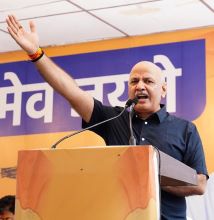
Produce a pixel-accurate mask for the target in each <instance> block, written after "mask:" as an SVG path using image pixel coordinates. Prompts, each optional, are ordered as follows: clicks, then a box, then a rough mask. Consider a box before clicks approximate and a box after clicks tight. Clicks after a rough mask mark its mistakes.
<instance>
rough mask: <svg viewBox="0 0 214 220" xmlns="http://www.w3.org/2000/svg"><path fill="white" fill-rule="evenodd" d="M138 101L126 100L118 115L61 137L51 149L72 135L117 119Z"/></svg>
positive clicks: (135, 99)
mask: <svg viewBox="0 0 214 220" xmlns="http://www.w3.org/2000/svg"><path fill="white" fill-rule="evenodd" d="M137 102H138V99H137V98H134V99H129V100H128V101H127V102H126V105H125V107H124V108H123V110H122V111H121V112H120V114H118V115H116V116H114V117H112V118H109V119H106V120H104V121H101V122H99V123H96V124H94V125H91V126H89V127H87V128H84V129H81V130H79V131H77V132H74V133H72V134H69V135H67V136H65V137H62V138H61V139H59V140H58V141H57V142H56V143H55V144H53V145H52V146H51V149H55V148H56V146H57V145H58V144H59V143H61V142H62V141H64V140H65V139H67V138H70V137H72V136H74V135H76V134H79V133H82V132H83V131H86V130H89V129H91V128H94V127H96V126H99V125H101V124H104V123H106V122H108V121H111V120H113V119H116V118H118V117H120V116H121V115H122V114H123V113H124V112H125V110H126V109H127V108H128V107H130V106H131V105H132V104H133V103H135V104H136V103H137Z"/></svg>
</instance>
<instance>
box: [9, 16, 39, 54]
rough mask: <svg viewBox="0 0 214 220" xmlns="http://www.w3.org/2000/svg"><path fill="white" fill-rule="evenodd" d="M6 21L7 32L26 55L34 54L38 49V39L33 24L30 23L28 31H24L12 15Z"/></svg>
mask: <svg viewBox="0 0 214 220" xmlns="http://www.w3.org/2000/svg"><path fill="white" fill-rule="evenodd" d="M6 21H7V25H8V27H7V29H8V32H9V33H10V35H11V36H12V37H13V39H14V40H15V41H16V42H17V43H18V44H19V46H20V47H21V48H22V49H23V50H25V51H26V52H27V53H28V54H33V53H35V52H36V51H37V49H38V47H39V37H38V34H37V32H36V27H35V24H34V23H33V22H32V21H30V22H29V25H30V31H25V29H24V28H23V27H22V26H21V24H20V23H19V21H18V20H17V19H16V18H15V16H14V15H9V16H8V18H7V19H6Z"/></svg>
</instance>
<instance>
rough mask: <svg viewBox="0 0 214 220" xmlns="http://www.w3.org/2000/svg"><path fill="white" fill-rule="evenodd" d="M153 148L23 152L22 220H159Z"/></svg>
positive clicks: (20, 165)
mask: <svg viewBox="0 0 214 220" xmlns="http://www.w3.org/2000/svg"><path fill="white" fill-rule="evenodd" d="M157 167H158V166H157V158H156V153H155V151H154V150H153V147H152V146H146V147H145V146H137V147H133V146H108V147H86V148H72V149H54V150H31V151H20V152H19V156H18V169H17V196H16V197H17V198H16V219H18V220H54V219H72V220H110V219H111V220H144V219H147V220H150V219H151V220H156V219H158V216H159V183H158V170H157Z"/></svg>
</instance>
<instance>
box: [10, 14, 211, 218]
mask: <svg viewBox="0 0 214 220" xmlns="http://www.w3.org/2000/svg"><path fill="white" fill-rule="evenodd" d="M7 24H8V31H9V33H10V35H11V36H12V37H13V39H14V40H15V41H16V42H17V43H18V44H19V45H20V47H21V48H22V49H23V50H24V51H26V53H27V54H28V56H29V58H30V59H31V60H32V62H34V64H35V65H36V67H37V69H38V70H39V72H40V74H41V75H42V76H43V77H44V79H45V80H46V81H47V82H48V83H49V84H50V85H51V86H52V87H53V88H54V89H55V90H56V91H57V92H59V93H60V94H61V95H62V96H64V97H65V98H66V99H67V100H68V102H69V103H70V104H71V105H72V107H73V108H74V109H75V110H76V111H77V112H78V113H79V114H80V116H81V117H82V119H83V127H87V126H90V125H92V124H95V123H98V122H101V121H103V120H106V119H108V118H111V117H113V116H116V115H118V114H119V113H120V112H121V111H122V109H123V108H121V107H109V106H104V105H103V104H102V103H101V102H99V101H98V100H96V99H94V98H93V97H91V95H90V94H88V93H87V92H85V91H83V90H81V89H80V88H79V87H78V86H77V84H76V83H75V81H74V80H73V79H72V78H71V77H70V76H69V75H68V74H67V73H66V72H65V71H64V70H62V69H61V68H60V67H58V66H57V65H56V64H55V63H54V62H52V61H51V59H50V58H48V57H47V56H46V55H45V54H44V52H43V50H42V49H41V48H40V47H39V38H38V35H37V32H36V27H35V25H34V23H33V22H30V32H27V31H25V29H24V28H23V27H22V26H21V24H20V23H19V21H18V20H17V19H16V18H15V17H14V16H8V18H7ZM128 90H129V91H128V95H129V98H130V99H134V98H135V97H137V98H138V103H137V104H136V105H135V106H134V113H133V118H132V124H133V131H134V137H135V138H136V144H137V145H145V144H151V145H153V146H156V147H157V148H158V149H160V150H161V151H163V152H165V153H167V154H168V155H170V156H172V157H174V158H176V159H178V160H179V161H181V162H183V163H185V164H187V165H188V166H190V167H192V168H193V169H195V170H196V171H197V177H198V185H197V186H177V187H173V186H166V187H162V189H161V219H163V220H164V219H168V220H170V219H186V201H185V196H190V195H201V194H203V193H204V191H205V186H206V181H207V176H208V174H207V169H206V164H205V158H204V152H203V147H202V143H201V140H200V137H199V134H198V131H197V129H196V127H195V125H194V124H193V123H191V122H188V121H186V120H183V119H180V118H177V117H175V116H172V115H170V114H169V113H168V112H167V111H166V107H165V106H164V105H161V104H160V102H161V98H164V97H165V95H166V83H165V81H164V77H163V75H162V71H161V69H160V68H159V67H158V66H156V65H155V64H153V63H151V62H148V61H142V62H139V63H137V64H136V65H134V67H133V68H132V69H131V73H130V78H129V83H128ZM93 131H94V132H96V133H97V134H99V135H100V136H102V137H103V139H104V140H105V142H106V144H107V145H128V144H129V137H130V131H129V112H128V111H125V112H124V114H123V115H122V116H121V117H119V118H117V119H115V120H112V121H110V122H108V123H106V124H104V125H101V126H97V127H95V128H94V129H93Z"/></svg>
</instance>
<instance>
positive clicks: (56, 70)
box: [6, 15, 94, 122]
mask: <svg viewBox="0 0 214 220" xmlns="http://www.w3.org/2000/svg"><path fill="white" fill-rule="evenodd" d="M6 21H7V24H8V27H7V28H8V31H9V33H10V35H11V36H12V38H13V39H14V40H15V41H16V42H17V44H19V46H20V47H21V48H22V49H23V50H24V51H25V52H26V53H27V54H28V55H34V54H35V53H36V52H37V51H38V48H39V37H38V34H37V32H36V27H35V24H34V23H33V22H32V21H30V23H29V24H30V31H29V32H28V31H26V30H25V29H24V28H23V27H22V26H21V24H20V23H19V21H18V20H17V19H16V18H15V16H13V15H9V16H8V18H7V19H6ZM34 63H35V65H36V67H37V69H38V70H39V72H40V74H41V75H42V77H43V78H44V79H45V81H47V82H48V83H49V84H50V85H51V86H52V87H53V88H54V89H55V90H56V91H57V92H59V93H60V94H61V95H62V96H63V97H65V99H67V100H68V101H69V103H70V104H71V105H72V107H73V108H74V109H75V110H76V111H77V112H78V113H79V114H80V116H81V117H82V118H83V119H84V120H85V121H86V122H88V121H89V120H90V118H91V114H92V111H93V107H94V101H93V97H92V96H90V95H89V94H88V93H87V92H85V91H83V90H82V89H80V88H79V87H78V85H77V84H76V82H75V81H74V79H73V78H72V77H71V76H70V75H68V74H67V73H66V72H65V71H64V70H62V69H61V68H60V67H59V66H57V65H56V64H55V63H54V62H53V61H52V60H51V59H50V58H48V57H47V56H46V55H45V54H44V55H43V56H42V57H41V58H40V59H39V60H37V61H36V62H34Z"/></svg>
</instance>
